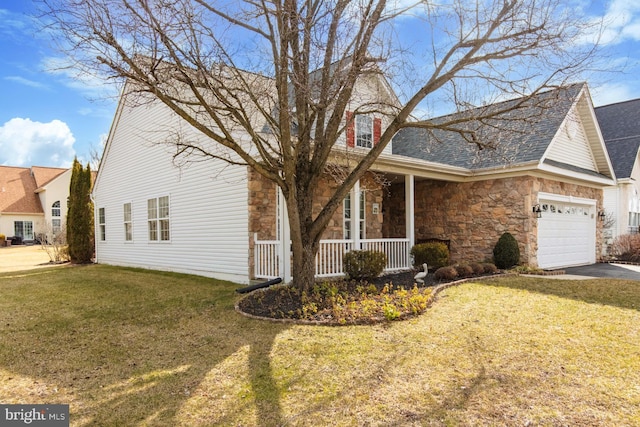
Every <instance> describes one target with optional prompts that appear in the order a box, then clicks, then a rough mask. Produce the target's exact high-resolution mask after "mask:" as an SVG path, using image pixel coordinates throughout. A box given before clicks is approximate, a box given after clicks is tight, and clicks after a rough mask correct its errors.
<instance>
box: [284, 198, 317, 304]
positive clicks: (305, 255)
mask: <svg viewBox="0 0 640 427" xmlns="http://www.w3.org/2000/svg"><path fill="white" fill-rule="evenodd" d="M312 194H313V191H312V190H309V191H298V194H297V197H295V196H292V195H290V196H289V197H288V198H287V211H288V214H289V227H290V233H291V246H292V250H293V265H292V267H293V271H292V275H293V285H294V286H295V287H297V288H298V289H300V290H302V291H307V290H309V288H310V287H311V285H312V284H313V282H314V280H315V273H316V269H315V259H316V254H317V253H318V248H319V246H320V235H317V236H315V235H313V233H312V230H311V225H312V224H313V218H312V214H313V209H312V206H313V196H312Z"/></svg>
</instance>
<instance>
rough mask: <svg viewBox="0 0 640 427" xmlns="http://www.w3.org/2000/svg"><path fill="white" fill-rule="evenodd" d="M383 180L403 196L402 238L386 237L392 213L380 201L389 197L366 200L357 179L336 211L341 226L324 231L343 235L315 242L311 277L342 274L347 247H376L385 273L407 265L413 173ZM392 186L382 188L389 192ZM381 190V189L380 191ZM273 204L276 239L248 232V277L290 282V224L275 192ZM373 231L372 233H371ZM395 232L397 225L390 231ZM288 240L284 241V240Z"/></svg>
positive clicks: (412, 235)
mask: <svg viewBox="0 0 640 427" xmlns="http://www.w3.org/2000/svg"><path fill="white" fill-rule="evenodd" d="M384 177H385V179H386V180H388V181H391V182H394V183H395V185H394V190H395V191H399V189H400V188H403V189H404V191H402V190H400V191H401V192H403V193H404V194H402V195H398V196H399V197H400V198H401V199H403V200H404V206H403V207H402V209H401V211H403V214H404V218H402V219H401V220H400V221H396V223H402V224H404V233H403V234H404V236H401V237H398V236H391V235H388V234H387V233H389V231H388V230H391V229H392V227H386V226H385V225H384V222H385V221H389V220H390V217H389V216H390V215H392V214H393V211H394V210H392V209H389V208H388V207H386V206H385V204H388V203H389V199H388V198H385V200H384V201H382V200H379V198H378V199H376V200H378V202H375V201H371V200H369V199H368V198H367V197H366V193H367V192H368V191H371V190H369V189H367V188H364V187H363V186H362V185H361V182H357V183H356V185H355V186H354V187H353V189H352V190H351V192H350V194H349V196H348V197H347V198H346V199H345V202H344V205H343V207H342V209H339V211H340V212H337V213H336V216H338V215H339V216H340V217H341V218H342V219H341V220H336V221H335V222H336V223H340V228H341V230H340V231H338V232H336V231H335V228H336V227H335V226H334V230H333V231H334V232H333V233H331V232H329V233H327V234H330V235H331V234H332V237H335V236H336V234H343V235H342V237H343V238H341V239H340V238H328V239H323V240H321V241H320V248H319V250H318V254H317V255H316V259H315V272H316V277H339V276H343V275H344V274H345V273H344V270H343V258H344V255H345V254H346V253H347V252H350V251H352V250H375V251H379V252H383V253H384V254H385V255H386V256H387V265H386V266H385V269H384V271H385V272H392V271H403V270H409V269H411V268H412V260H411V256H410V251H411V247H412V246H413V245H414V244H415V240H416V238H415V224H414V221H415V204H414V200H415V178H414V176H413V175H398V174H384ZM390 190H391V189H390V188H389V189H385V191H390ZM381 194H382V193H381ZM277 200H278V201H277V204H276V210H277V214H276V218H277V226H276V228H277V231H276V239H272V240H268V239H264V240H262V239H260V238H259V234H258V233H254V234H253V236H252V237H253V254H252V255H253V267H254V271H253V276H254V278H256V279H273V278H277V277H280V278H282V279H283V281H284V282H289V281H290V280H291V259H292V254H291V249H290V248H291V244H290V243H289V242H290V237H289V222H288V219H287V215H286V209H285V207H284V203H283V199H282V195H281V194H280V193H279V191H278V195H277ZM369 229H372V232H371V233H370V234H377V236H376V237H375V238H368V237H369V236H368V234H369ZM373 229H375V232H373ZM394 231H395V233H396V234H397V232H398V231H397V227H395V229H394ZM284 242H288V244H284Z"/></svg>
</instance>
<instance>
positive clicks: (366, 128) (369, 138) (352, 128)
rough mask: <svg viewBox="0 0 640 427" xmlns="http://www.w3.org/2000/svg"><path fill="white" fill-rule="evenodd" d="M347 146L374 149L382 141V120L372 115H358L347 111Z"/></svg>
mask: <svg viewBox="0 0 640 427" xmlns="http://www.w3.org/2000/svg"><path fill="white" fill-rule="evenodd" d="M346 120H347V129H346V131H347V146H349V147H362V148H373V147H374V146H375V145H376V144H377V143H378V141H379V140H380V134H381V131H382V120H381V119H380V118H378V117H374V116H373V115H371V114H357V115H356V116H355V117H354V116H353V113H352V112H351V111H347V114H346Z"/></svg>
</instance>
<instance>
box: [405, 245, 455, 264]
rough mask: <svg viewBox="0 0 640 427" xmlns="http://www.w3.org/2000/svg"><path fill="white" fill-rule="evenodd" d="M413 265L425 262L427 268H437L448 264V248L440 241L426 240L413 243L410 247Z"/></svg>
mask: <svg viewBox="0 0 640 427" xmlns="http://www.w3.org/2000/svg"><path fill="white" fill-rule="evenodd" d="M411 255H412V256H413V265H414V266H421V265H422V264H424V263H427V265H428V266H429V268H433V269H438V268H440V267H444V266H447V265H449V248H447V245H445V244H444V243H442V242H428V243H420V244H417V245H414V246H413V247H412V248H411Z"/></svg>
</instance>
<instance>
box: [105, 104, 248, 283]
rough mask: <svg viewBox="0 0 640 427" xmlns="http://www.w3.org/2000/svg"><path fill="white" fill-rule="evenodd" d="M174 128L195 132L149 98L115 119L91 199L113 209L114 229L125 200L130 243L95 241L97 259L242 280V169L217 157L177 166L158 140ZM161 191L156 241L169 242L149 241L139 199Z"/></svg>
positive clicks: (116, 238) (114, 238) (119, 237)
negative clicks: (163, 213) (163, 207)
mask: <svg viewBox="0 0 640 427" xmlns="http://www.w3.org/2000/svg"><path fill="white" fill-rule="evenodd" d="M159 129H160V130H165V131H166V132H161V131H159ZM175 129H182V130H184V132H185V134H186V137H188V138H201V137H202V136H200V135H198V134H197V133H196V132H195V130H193V129H191V128H188V127H187V126H185V124H184V122H180V121H178V120H177V118H175V117H174V116H173V115H172V114H170V113H169V112H168V110H167V109H166V108H164V107H161V106H158V105H157V104H155V103H152V104H148V105H144V106H142V107H138V108H136V109H134V110H133V111H129V112H125V113H123V114H121V115H117V116H116V123H115V124H114V127H113V129H112V131H111V135H110V138H109V141H108V143H107V148H106V154H105V156H104V159H103V163H102V165H101V168H100V172H99V175H98V179H97V181H96V187H95V190H94V197H95V199H96V204H97V205H98V204H99V205H100V206H105V207H107V209H108V210H109V211H111V209H113V212H118V215H117V216H116V215H111V216H110V217H108V218H107V226H109V227H111V225H110V224H111V222H112V221H114V224H113V227H115V229H119V230H122V218H123V217H122V213H121V212H122V211H123V207H122V205H123V200H126V201H127V202H130V203H131V216H132V223H131V224H132V241H129V242H127V241H126V240H125V233H123V232H119V233H115V234H114V233H112V234H110V235H109V245H102V244H100V242H98V245H97V259H98V262H99V263H105V264H114V265H123V266H132V267H144V268H152V269H157V270H169V271H177V272H184V273H191V274H199V275H203V276H208V277H217V278H221V279H229V280H234V281H237V282H248V273H249V266H248V259H249V232H248V210H249V209H248V188H247V168H246V167H242V166H229V165H228V164H226V163H225V162H223V161H220V160H210V161H206V162H196V163H192V164H190V165H188V166H187V167H184V168H179V167H177V166H176V165H175V163H174V162H173V157H172V149H171V147H168V146H166V145H163V144H159V142H165V141H166V139H167V138H168V135H170V134H173V133H172V132H173V131H174V130H175ZM168 195H170V198H169V199H168V202H169V204H170V206H169V205H167V208H168V212H167V214H168V215H167V216H168V218H167V221H166V222H164V223H163V224H166V225H167V227H166V228H165V229H163V227H164V226H163V225H162V224H158V227H159V228H158V233H159V234H158V238H161V237H162V233H163V232H165V233H166V237H169V238H170V239H171V240H170V242H171V244H149V243H150V241H149V236H148V234H149V230H148V209H147V208H148V206H147V203H148V202H147V201H148V200H149V199H154V198H158V197H159V196H160V197H164V196H168ZM158 242H162V241H161V240H158ZM154 243H155V242H154Z"/></svg>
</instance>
